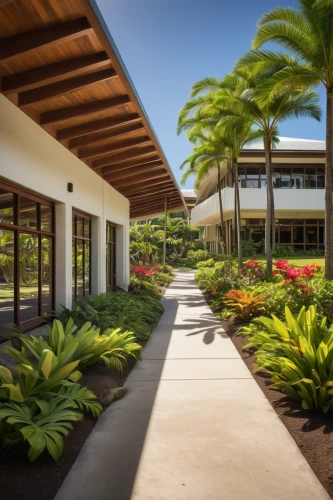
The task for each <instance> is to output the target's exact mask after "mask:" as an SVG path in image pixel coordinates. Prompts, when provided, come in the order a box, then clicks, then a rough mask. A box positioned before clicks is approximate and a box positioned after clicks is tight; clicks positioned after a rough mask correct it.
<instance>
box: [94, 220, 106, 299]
mask: <svg viewBox="0 0 333 500" xmlns="http://www.w3.org/2000/svg"><path fill="white" fill-rule="evenodd" d="M103 223H104V224H103ZM105 242H106V224H105V221H104V219H102V218H101V217H91V293H92V295H98V294H99V293H102V292H105V291H106V269H105V267H106V262H105V260H106V243H105Z"/></svg>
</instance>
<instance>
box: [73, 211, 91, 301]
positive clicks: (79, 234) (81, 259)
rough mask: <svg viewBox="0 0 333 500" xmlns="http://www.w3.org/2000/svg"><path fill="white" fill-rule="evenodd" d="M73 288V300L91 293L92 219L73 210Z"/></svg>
mask: <svg viewBox="0 0 333 500" xmlns="http://www.w3.org/2000/svg"><path fill="white" fill-rule="evenodd" d="M72 228H73V247H72V290H73V300H74V301H76V300H77V299H79V298H82V297H87V296H88V295H90V294H91V276H90V273H91V219H90V217H89V216H87V215H85V214H80V213H79V212H73V215H72Z"/></svg>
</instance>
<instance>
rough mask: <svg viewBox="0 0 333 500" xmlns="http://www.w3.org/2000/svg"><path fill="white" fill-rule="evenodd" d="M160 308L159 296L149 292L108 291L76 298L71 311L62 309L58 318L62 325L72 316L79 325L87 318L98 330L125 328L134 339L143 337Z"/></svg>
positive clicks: (155, 318) (158, 316)
mask: <svg viewBox="0 0 333 500" xmlns="http://www.w3.org/2000/svg"><path fill="white" fill-rule="evenodd" d="M154 286H156V285H154ZM163 311H164V309H163V306H162V304H161V302H160V300H159V298H157V297H156V296H152V295H151V294H150V292H149V293H142V292H141V293H140V294H139V295H134V294H132V293H119V292H109V293H101V294H100V295H96V296H95V297H87V298H84V299H81V300H79V301H78V302H77V303H76V304H75V305H74V307H73V309H72V310H70V309H67V308H65V309H64V310H63V311H62V313H61V314H60V316H59V319H60V320H61V322H62V323H63V324H64V325H65V324H66V323H67V321H68V320H69V319H70V318H71V317H72V318H73V320H74V323H75V325H77V326H78V327H79V328H81V327H82V326H83V325H84V324H85V323H86V322H87V321H89V322H91V323H92V324H93V325H94V326H96V327H97V328H100V330H101V331H105V330H107V329H108V328H120V330H121V331H122V332H125V331H128V330H129V331H131V332H133V333H134V335H135V336H136V338H138V339H141V340H146V339H148V338H149V336H150V332H151V330H152V327H153V325H155V324H156V323H157V321H158V319H159V318H160V316H161V314H163Z"/></svg>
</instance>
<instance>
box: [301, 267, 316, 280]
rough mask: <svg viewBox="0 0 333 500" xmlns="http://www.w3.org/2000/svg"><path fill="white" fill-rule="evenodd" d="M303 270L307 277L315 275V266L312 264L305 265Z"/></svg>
mask: <svg viewBox="0 0 333 500" xmlns="http://www.w3.org/2000/svg"><path fill="white" fill-rule="evenodd" d="M301 271H302V273H303V274H304V277H306V278H312V276H314V272H313V268H311V267H310V266H303V267H302V269H301Z"/></svg>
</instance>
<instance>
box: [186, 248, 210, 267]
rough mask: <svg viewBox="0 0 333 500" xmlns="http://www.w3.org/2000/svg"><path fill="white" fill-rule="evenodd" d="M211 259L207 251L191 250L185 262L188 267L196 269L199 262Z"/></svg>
mask: <svg viewBox="0 0 333 500" xmlns="http://www.w3.org/2000/svg"><path fill="white" fill-rule="evenodd" d="M207 259H209V252H207V250H189V251H188V252H187V257H186V259H185V261H184V264H185V266H186V267H193V268H194V267H195V266H196V264H197V263H198V262H201V261H203V260H207Z"/></svg>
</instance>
